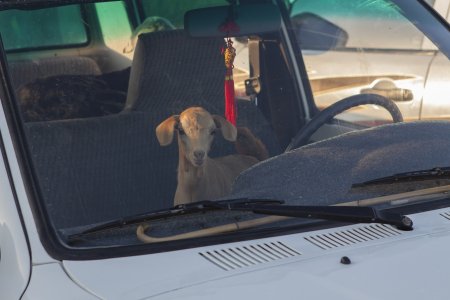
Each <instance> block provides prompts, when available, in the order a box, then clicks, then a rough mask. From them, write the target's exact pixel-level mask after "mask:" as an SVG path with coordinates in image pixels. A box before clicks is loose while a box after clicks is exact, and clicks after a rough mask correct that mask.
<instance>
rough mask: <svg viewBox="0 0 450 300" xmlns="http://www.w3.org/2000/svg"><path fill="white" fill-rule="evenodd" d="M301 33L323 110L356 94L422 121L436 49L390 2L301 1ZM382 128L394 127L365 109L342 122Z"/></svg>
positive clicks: (297, 8)
mask: <svg viewBox="0 0 450 300" xmlns="http://www.w3.org/2000/svg"><path fill="white" fill-rule="evenodd" d="M290 14H291V21H292V26H293V28H294V30H295V33H296V37H297V42H298V43H299V46H300V49H301V52H302V56H303V58H304V62H305V64H306V68H307V72H308V77H309V80H310V84H311V87H312V91H313V96H314V101H315V103H316V106H317V107H318V109H320V110H321V109H324V108H326V107H328V106H329V105H331V104H333V103H335V102H337V101H339V100H342V99H344V98H346V97H349V96H353V95H356V94H367V93H370V94H379V95H381V96H384V97H386V98H389V99H390V100H392V101H394V102H395V103H396V105H397V106H398V107H399V108H400V110H401V112H402V114H403V116H404V119H405V120H417V119H420V118H421V110H422V100H423V99H422V97H423V94H424V92H425V82H426V78H427V72H428V69H429V67H430V64H431V63H432V60H433V56H434V55H435V51H436V50H435V49H436V48H435V47H434V45H433V44H432V43H431V42H429V40H427V39H426V38H425V37H424V34H423V33H422V32H421V31H419V30H418V29H417V28H416V27H415V26H414V25H413V24H412V23H411V22H410V21H409V20H408V19H406V18H405V17H403V15H402V14H401V12H400V10H399V8H397V7H396V6H395V4H393V3H392V2H391V1H386V0H373V1H366V0H323V1H315V0H296V1H293V3H292V6H291V12H290ZM339 118H340V119H343V120H346V121H351V122H355V123H361V124H364V125H378V124H380V123H386V122H390V121H391V117H390V115H389V114H388V113H387V112H386V111H385V110H384V109H380V108H379V107H375V106H373V105H372V106H364V107H359V108H356V109H354V110H352V111H349V112H346V113H344V114H341V115H339V116H338V119H339Z"/></svg>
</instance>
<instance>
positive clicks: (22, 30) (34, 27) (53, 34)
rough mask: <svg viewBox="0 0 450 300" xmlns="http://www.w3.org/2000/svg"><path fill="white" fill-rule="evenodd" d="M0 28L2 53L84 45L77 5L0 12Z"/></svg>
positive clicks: (83, 27) (84, 36)
mask: <svg viewBox="0 0 450 300" xmlns="http://www.w3.org/2000/svg"><path fill="white" fill-rule="evenodd" d="M56 24H57V25H56ZM0 28H1V34H2V37H3V41H4V43H5V44H4V47H5V49H6V50H20V49H38V48H48V47H57V46H62V45H64V46H67V45H80V44H84V43H87V42H88V36H87V32H86V27H85V25H84V22H83V18H82V13H81V9H80V6H79V5H69V6H63V7H55V8H47V9H40V10H12V11H0Z"/></svg>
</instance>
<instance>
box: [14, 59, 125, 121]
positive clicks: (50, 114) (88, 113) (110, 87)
mask: <svg viewBox="0 0 450 300" xmlns="http://www.w3.org/2000/svg"><path fill="white" fill-rule="evenodd" d="M129 73H130V68H127V69H124V70H121V71H117V72H112V73H107V74H102V75H58V76H51V77H47V78H39V79H36V80H35V81H33V82H31V83H28V84H25V85H23V86H21V87H20V88H18V90H17V91H16V95H17V98H18V102H19V106H20V108H21V111H22V116H23V118H24V120H25V121H26V122H30V121H52V120H63V119H73V118H89V117H97V116H105V115H110V114H115V113H119V112H120V111H121V110H122V109H123V107H124V104H125V99H126V92H127V88H128V79H129Z"/></svg>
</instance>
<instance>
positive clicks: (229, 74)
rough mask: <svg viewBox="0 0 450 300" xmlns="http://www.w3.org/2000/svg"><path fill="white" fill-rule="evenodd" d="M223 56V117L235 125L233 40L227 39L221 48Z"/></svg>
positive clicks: (234, 53) (234, 54) (234, 55)
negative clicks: (224, 45) (224, 68)
mask: <svg viewBox="0 0 450 300" xmlns="http://www.w3.org/2000/svg"><path fill="white" fill-rule="evenodd" d="M222 53H223V56H224V58H225V67H226V72H225V118H226V119H227V120H228V121H229V122H231V123H232V124H234V125H236V118H237V113H236V100H235V98H234V80H233V68H234V66H233V61H234V58H235V57H236V49H234V48H233V41H231V39H230V38H228V39H227V44H226V48H225V49H222Z"/></svg>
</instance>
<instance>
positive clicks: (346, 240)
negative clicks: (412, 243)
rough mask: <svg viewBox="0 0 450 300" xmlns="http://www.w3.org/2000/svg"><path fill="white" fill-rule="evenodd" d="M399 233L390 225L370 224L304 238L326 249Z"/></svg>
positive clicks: (399, 232)
mask: <svg viewBox="0 0 450 300" xmlns="http://www.w3.org/2000/svg"><path fill="white" fill-rule="evenodd" d="M400 234H402V232H401V231H399V230H397V229H395V228H394V227H392V226H390V225H384V224H371V225H367V226H362V227H357V228H352V229H348V230H341V231H335V232H329V233H324V234H318V235H311V236H307V237H305V238H304V239H305V240H307V241H308V242H310V243H312V244H313V245H315V246H317V247H319V248H321V249H323V250H328V249H333V248H338V247H344V246H349V245H354V244H358V243H363V242H367V241H372V240H378V239H383V238H387V237H392V236H397V235H400Z"/></svg>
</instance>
